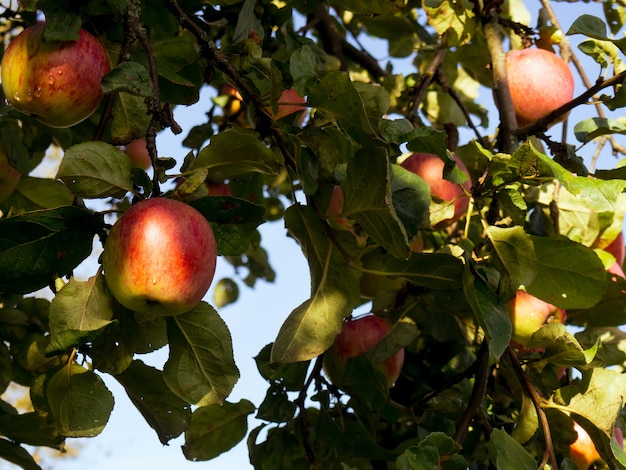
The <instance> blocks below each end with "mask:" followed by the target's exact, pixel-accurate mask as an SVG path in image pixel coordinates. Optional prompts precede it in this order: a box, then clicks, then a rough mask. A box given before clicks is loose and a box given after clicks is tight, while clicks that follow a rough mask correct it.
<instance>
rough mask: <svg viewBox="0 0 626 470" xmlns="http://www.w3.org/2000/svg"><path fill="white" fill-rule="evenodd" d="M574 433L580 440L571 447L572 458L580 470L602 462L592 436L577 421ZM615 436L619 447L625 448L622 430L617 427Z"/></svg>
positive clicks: (585, 469)
mask: <svg viewBox="0 0 626 470" xmlns="http://www.w3.org/2000/svg"><path fill="white" fill-rule="evenodd" d="M574 431H576V434H577V435H578V438H577V439H576V440H575V441H574V442H573V443H572V444H570V446H569V450H570V458H571V459H572V460H573V461H574V463H575V464H576V465H577V466H578V468H579V469H580V470H587V469H588V468H589V467H590V466H591V465H592V464H594V463H598V462H600V461H602V457H600V454H599V453H598V451H597V449H596V446H595V444H594V443H593V441H592V440H591V436H589V434H588V433H587V431H585V429H584V428H583V427H582V426H581V425H580V424H578V423H577V422H576V421H574ZM613 434H614V437H615V440H616V441H617V443H618V445H619V446H620V447H621V448H624V435H623V433H622V429H621V428H619V427H617V426H616V427H615V428H614V429H613ZM594 468H595V467H594Z"/></svg>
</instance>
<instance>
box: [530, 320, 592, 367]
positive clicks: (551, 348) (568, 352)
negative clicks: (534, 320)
mask: <svg viewBox="0 0 626 470" xmlns="http://www.w3.org/2000/svg"><path fill="white" fill-rule="evenodd" d="M528 347H529V348H543V349H545V352H544V355H543V358H542V359H544V360H547V361H549V362H552V363H554V364H559V365H562V366H586V365H588V364H590V363H591V361H592V360H593V359H594V358H595V356H596V354H597V352H598V349H599V348H600V342H599V341H596V343H595V344H593V345H592V346H591V348H589V349H588V350H585V349H583V347H582V346H581V345H580V343H579V342H578V341H577V340H576V338H575V337H574V335H572V334H571V333H570V332H569V331H567V327H566V326H565V325H563V324H562V323H559V322H551V323H548V324H546V325H545V326H544V327H542V328H540V329H539V330H537V331H536V332H535V333H533V335H532V337H531V338H530V341H529V342H528Z"/></svg>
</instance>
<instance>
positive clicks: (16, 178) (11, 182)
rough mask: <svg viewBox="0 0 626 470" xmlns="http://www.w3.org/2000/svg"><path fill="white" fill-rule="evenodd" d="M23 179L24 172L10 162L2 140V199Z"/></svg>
mask: <svg viewBox="0 0 626 470" xmlns="http://www.w3.org/2000/svg"><path fill="white" fill-rule="evenodd" d="M21 179H22V174H21V173H20V172H19V171H17V170H16V169H15V168H14V167H13V166H12V165H11V163H9V157H8V156H7V154H6V152H5V151H4V146H3V145H2V143H1V142H0V201H4V200H5V199H6V198H7V197H9V195H10V194H11V193H12V192H13V191H15V188H17V185H18V184H19V182H20V180H21Z"/></svg>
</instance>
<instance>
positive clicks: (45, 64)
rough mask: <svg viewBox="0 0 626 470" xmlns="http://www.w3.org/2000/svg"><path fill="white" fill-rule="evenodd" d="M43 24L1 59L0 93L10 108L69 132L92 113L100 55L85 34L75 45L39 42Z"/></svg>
mask: <svg viewBox="0 0 626 470" xmlns="http://www.w3.org/2000/svg"><path fill="white" fill-rule="evenodd" d="M44 28H45V23H43V22H40V23H38V24H36V25H34V26H31V27H30V28H26V29H25V30H24V31H22V32H21V33H20V34H19V35H17V36H16V37H15V39H13V40H12V41H11V43H10V44H9V46H8V47H7V49H6V51H5V53H4V56H3V57H2V64H1V67H2V72H1V73H2V90H3V91H4V96H5V98H6V99H7V101H8V102H9V104H10V105H11V106H13V108H15V109H16V110H18V111H21V112H22V113H25V114H29V115H33V116H35V117H37V118H38V119H39V120H40V121H42V122H43V123H45V124H47V125H48V126H51V127H70V126H73V125H75V124H78V123H79V122H81V121H83V120H84V119H87V118H88V117H89V116H91V114H92V113H93V112H94V111H95V110H96V108H97V107H98V105H99V104H100V101H101V100H102V97H103V93H102V88H101V87H100V82H101V81H102V77H103V76H104V75H105V74H107V73H108V72H109V70H110V68H111V66H110V62H109V57H108V55H107V52H106V50H105V49H104V47H103V46H102V44H100V42H98V40H97V39H96V38H95V37H93V36H92V35H91V34H89V33H88V32H87V31H85V30H82V29H81V30H80V32H79V39H78V40H77V41H63V42H56V41H55V42H44V41H43V31H44Z"/></svg>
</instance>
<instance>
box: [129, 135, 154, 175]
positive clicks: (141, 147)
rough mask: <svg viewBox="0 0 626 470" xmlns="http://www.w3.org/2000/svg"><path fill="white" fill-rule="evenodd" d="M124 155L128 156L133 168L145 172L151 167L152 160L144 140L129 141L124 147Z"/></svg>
mask: <svg viewBox="0 0 626 470" xmlns="http://www.w3.org/2000/svg"><path fill="white" fill-rule="evenodd" d="M124 153H126V155H128V158H130V161H131V162H132V163H133V166H134V167H135V168H141V169H142V170H147V169H148V168H150V167H151V166H152V159H151V158H150V153H149V152H148V148H147V147H146V139H143V138H142V139H135V140H131V141H130V142H129V143H128V144H126V146H124Z"/></svg>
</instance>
